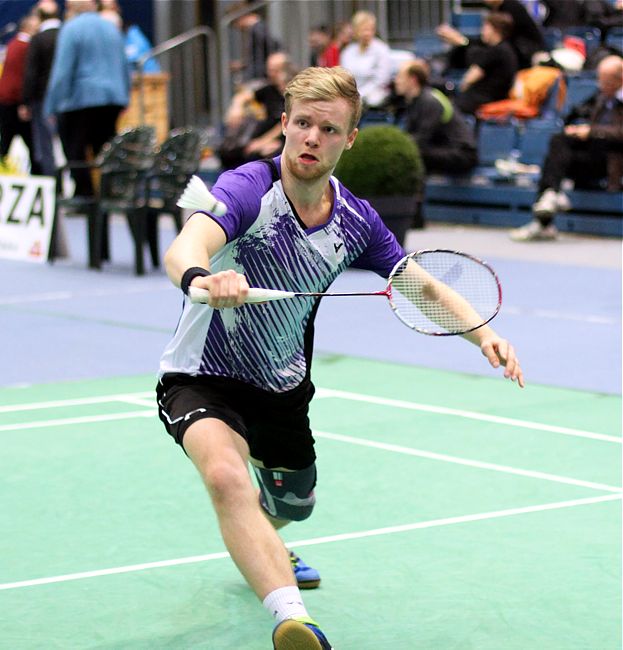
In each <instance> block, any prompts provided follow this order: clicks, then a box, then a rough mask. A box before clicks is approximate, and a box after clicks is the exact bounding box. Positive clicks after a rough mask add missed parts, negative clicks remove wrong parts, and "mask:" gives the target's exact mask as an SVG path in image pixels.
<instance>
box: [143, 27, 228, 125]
mask: <svg viewBox="0 0 623 650" xmlns="http://www.w3.org/2000/svg"><path fill="white" fill-rule="evenodd" d="M201 36H204V37H205V39H206V65H207V69H206V76H207V74H208V73H209V72H210V71H211V70H217V62H216V58H217V57H216V36H215V34H214V31H213V30H212V29H211V28H210V27H208V26H207V25H200V26H198V27H193V29H189V30H188V31H186V32H183V33H182V34H178V35H177V36H174V37H173V38H169V39H167V40H166V41H163V42H162V43H160V44H159V45H156V46H155V47H153V48H152V49H151V50H149V51H148V52H146V53H145V54H143V56H141V57H140V59H138V61H137V62H136V66H137V74H138V78H139V119H140V122H141V124H144V123H145V90H144V88H143V75H144V72H143V68H144V67H145V63H146V62H147V61H148V59H151V58H154V57H157V56H160V55H161V54H164V53H165V52H170V51H171V50H173V49H175V48H177V47H179V46H180V45H184V44H186V43H188V41H191V40H192V39H194V38H198V37H201ZM214 90H215V91H214ZM219 94H220V88H219V84H218V83H216V84H214V89H212V88H211V89H210V120H211V122H212V126H218V124H219V123H220V118H219V116H220V114H221V113H220V109H219V105H220V98H219Z"/></svg>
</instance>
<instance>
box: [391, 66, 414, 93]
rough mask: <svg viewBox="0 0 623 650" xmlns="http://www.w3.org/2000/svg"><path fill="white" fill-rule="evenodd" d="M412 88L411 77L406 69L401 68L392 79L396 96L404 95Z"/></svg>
mask: <svg viewBox="0 0 623 650" xmlns="http://www.w3.org/2000/svg"><path fill="white" fill-rule="evenodd" d="M411 86H412V81H411V77H410V76H409V73H408V72H407V70H406V67H401V68H400V70H398V73H397V74H396V77H395V78H394V87H395V88H396V93H397V94H398V95H402V96H404V95H406V94H407V93H408V92H409V89H410V88H411Z"/></svg>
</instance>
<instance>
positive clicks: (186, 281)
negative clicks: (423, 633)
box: [180, 266, 212, 295]
mask: <svg viewBox="0 0 623 650" xmlns="http://www.w3.org/2000/svg"><path fill="white" fill-rule="evenodd" d="M198 275H200V276H201V277H202V278H205V277H206V275H212V273H210V271H208V269H203V268H201V267H200V266H192V267H191V268H189V269H186V271H184V275H183V276H182V281H181V282H180V289H181V290H182V291H183V292H184V293H185V294H186V295H188V287H189V286H190V283H191V282H192V281H193V278H196V277H197V276H198Z"/></svg>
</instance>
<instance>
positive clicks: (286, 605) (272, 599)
mask: <svg viewBox="0 0 623 650" xmlns="http://www.w3.org/2000/svg"><path fill="white" fill-rule="evenodd" d="M262 604H263V605H264V607H265V608H266V609H267V610H268V611H269V612H270V613H271V614H272V616H273V618H274V619H275V620H276V621H277V623H281V621H284V620H285V619H286V618H298V617H304V618H309V614H308V613H307V610H306V609H305V605H304V604H303V598H302V597H301V592H300V591H299V588H298V587H280V588H279V589H275V590H274V591H271V592H270V593H269V594H268V596H266V598H264V600H263V601H262Z"/></svg>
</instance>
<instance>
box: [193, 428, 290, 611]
mask: <svg viewBox="0 0 623 650" xmlns="http://www.w3.org/2000/svg"><path fill="white" fill-rule="evenodd" d="M184 449H185V450H186V453H187V454H188V456H189V457H190V459H191V460H192V461H193V463H194V464H195V467H196V468H197V469H198V471H199V473H200V474H201V477H202V479H203V481H204V483H205V485H206V487H207V489H208V492H209V494H210V498H211V500H212V504H213V506H214V510H215V512H216V516H217V518H218V521H219V525H220V528H221V534H222V536H223V541H224V542H225V545H226V546H227V550H228V551H229V552H230V554H231V557H232V559H233V560H234V562H235V563H236V566H237V567H238V569H239V570H240V572H241V573H242V575H243V576H244V578H245V579H246V581H247V582H248V583H249V585H250V586H251V588H252V589H253V591H255V593H256V594H257V596H258V597H259V598H260V599H261V600H264V598H265V597H266V595H267V594H269V593H270V592H272V591H274V590H275V589H278V588H281V587H285V586H292V587H295V586H296V581H295V579H294V575H293V573H292V568H291V566H290V559H289V556H288V553H287V551H286V548H285V546H284V544H283V542H282V540H281V538H280V537H279V535H278V534H277V532H276V531H275V529H274V528H273V526H272V525H271V524H270V522H269V521H268V520H267V519H266V517H265V516H264V514H263V512H262V510H261V508H260V505H259V502H258V499H257V491H256V489H255V488H254V487H253V484H252V482H251V477H250V475H249V471H248V469H247V457H248V453H249V450H248V446H247V443H246V442H245V440H244V439H243V438H242V436H240V435H239V434H238V433H236V432H235V431H233V430H232V429H231V428H230V427H228V426H227V425H226V424H225V423H224V422H222V421H220V420H217V419H215V418H205V419H200V420H197V421H196V422H194V423H193V424H191V425H190V427H189V428H188V430H187V431H186V433H185V435H184Z"/></svg>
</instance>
